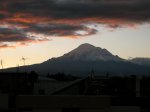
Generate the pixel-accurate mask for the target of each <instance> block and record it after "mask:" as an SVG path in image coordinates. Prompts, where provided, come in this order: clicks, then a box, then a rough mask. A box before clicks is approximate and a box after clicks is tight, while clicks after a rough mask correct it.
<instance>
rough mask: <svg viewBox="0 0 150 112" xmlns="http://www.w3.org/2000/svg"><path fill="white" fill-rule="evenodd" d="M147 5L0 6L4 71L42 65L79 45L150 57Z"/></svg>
mask: <svg viewBox="0 0 150 112" xmlns="http://www.w3.org/2000/svg"><path fill="white" fill-rule="evenodd" d="M149 36H150V0H0V59H2V60H3V65H4V67H5V68H6V67H13V66H17V65H18V64H19V65H20V66H22V65H23V61H22V60H21V58H22V57H25V58H27V60H26V64H34V63H40V62H43V61H46V60H47V59H50V58H52V57H58V56H61V55H63V54H64V53H67V52H69V51H70V50H72V49H74V48H76V47H77V46H79V45H80V44H83V43H90V44H93V45H95V46H97V47H101V48H106V49H107V50H109V51H110V52H111V53H113V54H114V55H119V56H120V57H122V58H125V59H128V58H129V57H150V37H149Z"/></svg>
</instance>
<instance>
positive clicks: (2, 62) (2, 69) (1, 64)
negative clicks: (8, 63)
mask: <svg viewBox="0 0 150 112" xmlns="http://www.w3.org/2000/svg"><path fill="white" fill-rule="evenodd" d="M1 66H2V72H3V68H4V67H3V60H2V59H1Z"/></svg>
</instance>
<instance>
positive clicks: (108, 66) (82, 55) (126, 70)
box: [7, 44, 150, 76]
mask: <svg viewBox="0 0 150 112" xmlns="http://www.w3.org/2000/svg"><path fill="white" fill-rule="evenodd" d="M149 68H150V66H147V65H138V64H135V63H132V62H130V61H127V60H124V59H121V58H120V57H118V56H114V55H113V54H111V53H110V52H109V51H107V50H106V49H102V48H99V47H95V46H93V45H90V44H82V45H80V46H79V47H78V48H76V49H74V50H72V51H70V52H69V53H67V54H64V55H63V56H61V57H58V58H52V59H49V60H47V61H45V62H43V63H41V64H35V65H31V66H27V67H20V71H25V69H27V71H32V70H34V71H37V72H38V73H40V74H43V75H47V73H58V72H65V73H67V74H73V75H78V76H87V75H89V74H90V72H91V70H92V69H94V71H95V74H97V75H101V74H106V73H108V72H109V73H110V74H113V75H119V74H124V75H131V74H135V75H141V74H144V75H147V74H150V69H149ZM7 70H8V69H7ZM9 70H11V71H15V70H16V68H11V69H9Z"/></svg>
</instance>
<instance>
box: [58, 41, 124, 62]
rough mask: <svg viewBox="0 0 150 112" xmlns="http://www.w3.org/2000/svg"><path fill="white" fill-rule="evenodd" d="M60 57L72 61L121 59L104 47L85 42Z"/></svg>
mask: <svg viewBox="0 0 150 112" xmlns="http://www.w3.org/2000/svg"><path fill="white" fill-rule="evenodd" d="M61 58H62V59H66V60H72V61H110V60H111V61H122V59H121V58H119V57H118V56H114V55H112V54H111V53H110V52H109V51H107V50H106V49H102V48H100V47H95V46H93V45H91V44H87V43H86V44H82V45H80V46H79V47H78V48H76V49H74V50H72V51H71V52H69V53H67V54H64V55H63V56H62V57H61Z"/></svg>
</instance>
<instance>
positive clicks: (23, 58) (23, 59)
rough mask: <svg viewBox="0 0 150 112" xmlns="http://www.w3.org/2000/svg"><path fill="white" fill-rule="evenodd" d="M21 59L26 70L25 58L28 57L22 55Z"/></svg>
mask: <svg viewBox="0 0 150 112" xmlns="http://www.w3.org/2000/svg"><path fill="white" fill-rule="evenodd" d="M21 59H22V61H23V64H24V67H25V72H27V66H26V60H27V59H28V58H25V57H23V56H22V58H21Z"/></svg>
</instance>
